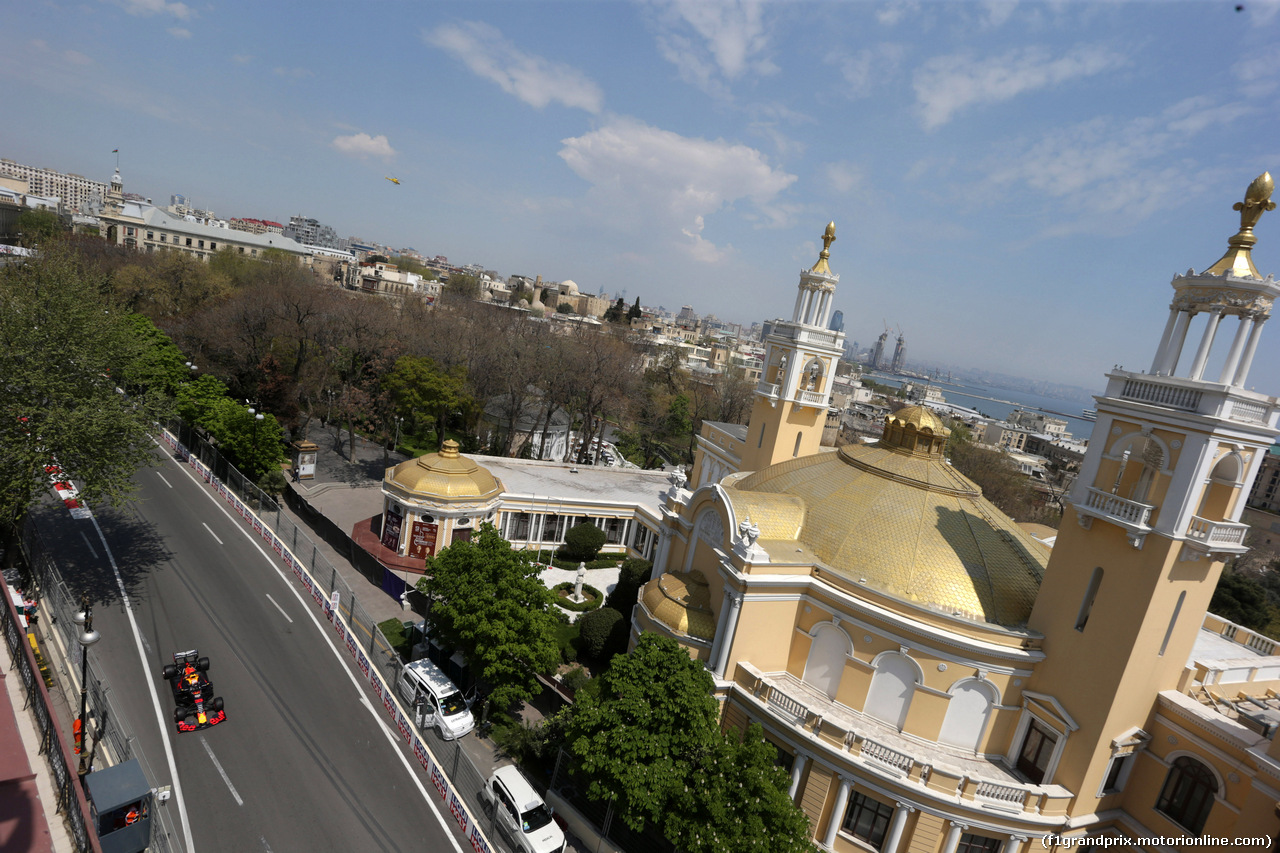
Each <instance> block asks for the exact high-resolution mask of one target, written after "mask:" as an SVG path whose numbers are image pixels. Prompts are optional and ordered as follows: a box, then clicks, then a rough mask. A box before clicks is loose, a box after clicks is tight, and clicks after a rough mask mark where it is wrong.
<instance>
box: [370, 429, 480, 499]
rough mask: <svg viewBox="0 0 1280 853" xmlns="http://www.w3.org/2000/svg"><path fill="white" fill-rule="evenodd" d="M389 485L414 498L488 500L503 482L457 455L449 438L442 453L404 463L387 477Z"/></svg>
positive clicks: (455, 446)
mask: <svg viewBox="0 0 1280 853" xmlns="http://www.w3.org/2000/svg"><path fill="white" fill-rule="evenodd" d="M386 479H387V485H388V486H396V487H398V488H399V490H401V491H404V492H408V493H410V494H412V495H413V496H414V497H423V498H434V499H436V500H440V499H444V500H449V499H462V500H477V499H480V500H485V499H489V498H495V497H497V496H498V495H499V494H501V493H502V482H501V481H500V480H498V478H497V477H494V476H493V475H492V474H490V473H489V472H488V470H486V469H484V468H481V467H480V466H479V465H477V464H476V463H475V462H473V461H472V460H470V459H468V458H467V457H465V456H463V455H461V454H460V453H459V452H458V442H456V441H454V440H453V439H449V440H448V441H446V442H445V443H444V447H442V448H441V449H440V452H439V453H428V454H426V455H425V456H419V457H418V458H417V459H410V460H408V461H406V462H401V463H400V464H399V465H397V466H396V467H395V468H393V469H391V472H390V473H389V474H388V475H387V478H386Z"/></svg>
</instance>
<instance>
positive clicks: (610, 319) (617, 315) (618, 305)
mask: <svg viewBox="0 0 1280 853" xmlns="http://www.w3.org/2000/svg"><path fill="white" fill-rule="evenodd" d="M604 321H605V322H606V323H625V322H627V303H626V302H623V301H622V297H618V301H617V302H614V303H613V304H612V305H610V306H609V307H608V308H607V309H605V312H604Z"/></svg>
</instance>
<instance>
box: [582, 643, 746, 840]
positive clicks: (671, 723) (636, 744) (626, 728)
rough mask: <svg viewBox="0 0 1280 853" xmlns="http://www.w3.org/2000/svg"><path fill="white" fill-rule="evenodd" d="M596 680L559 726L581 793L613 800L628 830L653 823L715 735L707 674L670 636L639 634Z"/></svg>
mask: <svg viewBox="0 0 1280 853" xmlns="http://www.w3.org/2000/svg"><path fill="white" fill-rule="evenodd" d="M597 681H598V682H599V687H600V694H599V698H598V699H596V698H593V697H592V696H590V695H586V696H584V697H583V698H582V699H581V700H580V701H579V702H577V703H576V704H575V705H574V712H573V714H572V716H571V717H570V719H569V722H568V724H567V729H566V741H565V742H566V745H567V746H568V748H569V751H570V752H571V753H572V754H573V755H574V756H576V757H577V758H578V759H579V761H580V764H579V770H580V772H581V773H583V774H584V775H585V777H586V779H587V795H588V796H589V797H590V798H591V799H593V800H597V801H601V800H605V801H608V802H611V803H613V804H614V806H615V808H616V809H617V810H618V813H619V814H620V815H621V816H622V818H623V820H625V821H626V822H627V825H628V826H630V827H631V828H632V829H635V830H639V829H641V828H642V827H643V825H644V823H645V821H646V820H649V821H652V822H654V823H655V824H658V825H661V823H662V820H663V818H664V817H665V812H666V810H667V806H668V804H669V803H671V802H672V801H673V800H674V799H675V798H676V796H677V793H678V792H681V791H682V789H683V788H684V786H685V784H686V782H687V780H689V779H690V778H691V776H692V772H693V766H694V763H695V762H696V761H698V760H699V759H700V758H701V757H702V756H703V755H704V754H705V753H706V752H707V751H708V750H709V749H711V748H712V747H713V746H714V745H715V743H716V741H717V740H718V739H719V738H720V737H721V735H720V730H719V728H718V727H717V719H718V717H719V707H718V705H717V703H716V700H715V699H714V698H712V696H711V691H712V688H713V687H714V683H713V682H712V679H711V674H710V673H709V672H707V670H706V667H704V666H703V665H702V664H701V663H698V662H697V661H694V660H692V659H691V658H690V657H689V654H688V652H686V651H685V650H684V649H683V648H681V647H680V646H679V645H678V644H677V643H676V642H675V641H674V640H672V639H671V638H669V637H660V636H658V635H657V634H648V633H646V634H642V635H641V636H640V641H639V642H638V643H637V644H636V647H635V648H634V649H632V650H631V652H630V653H628V654H625V655H618V656H617V657H615V658H614V659H613V662H612V664H611V665H610V667H609V669H608V670H606V671H605V672H604V673H602V674H601V675H600V676H599V677H598V678H597Z"/></svg>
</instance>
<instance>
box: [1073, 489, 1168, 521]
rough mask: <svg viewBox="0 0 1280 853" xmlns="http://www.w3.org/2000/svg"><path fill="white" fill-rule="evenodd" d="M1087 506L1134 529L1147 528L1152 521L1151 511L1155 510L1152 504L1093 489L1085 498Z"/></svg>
mask: <svg viewBox="0 0 1280 853" xmlns="http://www.w3.org/2000/svg"><path fill="white" fill-rule="evenodd" d="M1085 506H1086V507H1088V508H1089V509H1092V510H1097V511H1098V512H1100V513H1102V514H1103V515H1106V516H1110V517H1111V518H1114V519H1117V520H1119V521H1123V522H1126V523H1128V524H1131V525H1133V526H1134V527H1146V526H1147V522H1148V521H1150V520H1151V511H1152V510H1153V509H1155V507H1154V506H1152V505H1151V504H1144V503H1138V502H1137V501H1131V500H1129V499H1128V498H1122V497H1120V496H1119V495H1113V494H1111V493H1110V492H1104V491H1102V490H1101V489H1095V488H1092V487H1090V489H1089V492H1088V494H1087V495H1086V497H1085Z"/></svg>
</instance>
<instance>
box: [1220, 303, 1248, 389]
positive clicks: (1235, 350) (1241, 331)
mask: <svg viewBox="0 0 1280 853" xmlns="http://www.w3.org/2000/svg"><path fill="white" fill-rule="evenodd" d="M1252 329H1253V318H1252V317H1249V316H1247V315H1245V314H1241V315H1240V325H1239V326H1236V335H1235V337H1234V338H1232V339H1231V349H1230V350H1229V351H1228V352H1227V360H1226V361H1225V362H1224V363H1223V365H1222V373H1221V374H1219V376H1218V381H1219V382H1221V383H1222V384H1224V385H1225V384H1227V383H1228V382H1231V381H1232V380H1233V379H1235V376H1236V368H1238V367H1239V366H1240V353H1241V352H1243V351H1244V342H1245V340H1246V339H1247V338H1248V337H1249V332H1250V331H1251V330H1252Z"/></svg>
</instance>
